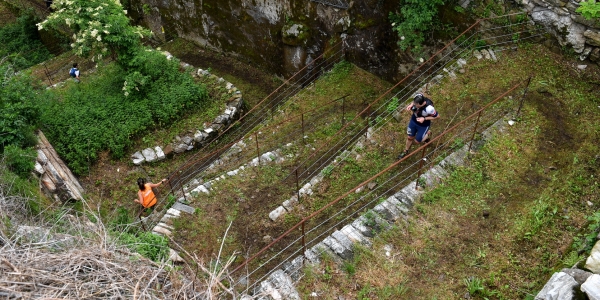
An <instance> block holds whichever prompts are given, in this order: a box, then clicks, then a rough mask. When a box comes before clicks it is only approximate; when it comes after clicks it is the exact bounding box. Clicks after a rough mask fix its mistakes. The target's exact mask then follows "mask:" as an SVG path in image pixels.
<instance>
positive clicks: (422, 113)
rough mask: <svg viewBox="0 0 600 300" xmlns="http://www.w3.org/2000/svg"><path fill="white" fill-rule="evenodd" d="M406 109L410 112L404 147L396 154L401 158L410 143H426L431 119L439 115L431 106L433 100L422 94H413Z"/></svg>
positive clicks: (429, 133)
mask: <svg viewBox="0 0 600 300" xmlns="http://www.w3.org/2000/svg"><path fill="white" fill-rule="evenodd" d="M405 110H406V111H409V112H411V113H412V115H411V117H410V121H409V122H408V127H407V128H406V134H407V135H408V137H407V138H406V147H405V148H404V152H402V153H400V155H398V159H401V158H403V157H404V156H406V155H407V154H408V151H409V150H410V147H411V146H412V144H413V143H414V144H420V143H421V142H425V143H428V142H429V136H430V135H431V131H429V127H430V126H431V121H432V120H435V119H437V118H439V117H440V115H439V114H438V113H437V111H436V110H435V108H434V107H433V101H431V99H429V98H427V97H425V96H423V94H420V93H419V94H417V95H415V98H414V100H413V102H412V103H410V104H409V105H408V106H406V108H405Z"/></svg>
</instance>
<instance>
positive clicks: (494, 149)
mask: <svg viewBox="0 0 600 300" xmlns="http://www.w3.org/2000/svg"><path fill="white" fill-rule="evenodd" d="M469 64H470V65H468V66H467V68H466V72H465V73H464V74H461V75H459V77H458V78H457V79H456V80H455V81H448V82H444V83H443V84H442V85H441V86H440V87H439V88H436V89H435V90H434V91H432V92H431V93H430V94H431V95H432V97H433V99H434V101H436V102H435V103H436V109H439V110H440V113H441V115H442V117H443V118H444V120H447V118H450V119H452V117H453V116H454V115H455V114H456V110H457V108H459V107H461V106H463V104H464V109H466V110H473V109H474V107H471V106H472V103H473V104H476V105H479V102H478V101H477V100H478V99H481V98H484V97H485V95H486V94H487V95H490V94H493V92H492V91H496V90H497V89H498V88H499V86H503V87H505V85H506V84H508V83H509V82H514V81H515V80H521V79H522V78H526V77H527V76H528V75H529V74H534V79H533V81H532V85H531V86H530V88H529V93H528V94H527V96H526V98H525V104H524V107H523V109H522V114H521V116H520V117H519V118H518V119H517V120H516V121H517V123H516V125H515V126H512V127H511V126H507V127H506V128H505V129H504V130H503V131H502V132H501V133H497V134H495V135H494V137H493V138H492V139H491V140H489V141H488V142H487V143H486V144H485V145H483V146H482V148H480V149H478V151H477V152H476V153H475V154H474V155H473V156H472V158H471V159H470V160H469V164H468V165H467V166H465V167H459V168H456V169H455V170H454V171H452V173H451V175H450V176H449V177H448V178H447V179H446V180H445V181H444V182H443V183H442V184H440V185H439V186H438V187H437V188H435V189H433V190H431V191H428V192H427V193H426V194H425V196H424V201H422V202H420V203H418V204H416V208H417V209H416V210H414V211H413V213H412V217H411V218H409V223H408V225H407V226H399V228H395V229H393V230H390V231H387V232H385V233H384V234H382V235H380V236H378V237H376V238H374V240H373V248H372V250H371V251H370V253H371V255H364V256H362V260H360V261H358V262H357V263H356V273H355V275H354V276H352V278H351V279H346V277H345V276H344V277H340V278H338V280H337V281H336V282H335V284H329V283H325V282H323V281H319V280H316V278H312V279H311V278H307V279H306V280H303V282H302V283H301V284H300V289H301V290H302V291H307V292H308V291H310V292H312V291H315V292H317V293H319V292H321V291H322V292H323V295H339V294H344V295H345V297H350V298H356V297H358V295H359V293H360V291H365V290H368V288H365V287H367V286H369V287H371V288H373V287H378V288H381V287H383V286H385V285H387V284H389V285H391V286H397V285H399V284H403V286H404V287H405V288H406V289H407V290H408V294H409V295H411V297H412V298H415V299H428V298H430V296H431V295H436V297H437V298H438V299H457V298H461V297H464V295H465V294H466V293H469V294H470V295H471V297H472V298H475V299H485V298H486V297H487V298H494V299H523V298H525V297H528V296H529V297H531V295H535V294H537V292H538V291H539V289H541V287H542V286H543V285H544V284H545V283H546V281H547V280H548V278H550V276H551V274H552V273H553V272H554V271H557V270H560V269H561V268H563V267H564V266H569V267H570V266H573V265H574V264H575V263H577V262H579V261H580V259H581V258H580V257H582V256H583V255H585V251H589V247H590V245H591V243H590V241H589V239H588V236H591V235H592V234H590V230H593V229H592V228H593V227H594V226H596V225H594V224H597V223H598V222H596V221H595V218H596V216H595V215H593V212H594V211H595V210H596V208H597V206H598V205H600V199H599V198H598V195H599V194H600V186H599V184H598V180H597V178H598V176H599V174H598V171H597V170H598V159H597V157H596V155H597V145H595V141H597V140H598V138H599V136H598V135H599V133H598V132H600V131H599V129H600V122H599V121H598V120H596V119H594V118H582V117H581V116H582V115H585V114H590V113H591V114H593V113H594V112H595V111H597V106H598V105H600V103H598V100H597V99H598V97H597V92H596V90H597V89H596V88H595V87H594V85H593V84H591V83H590V82H597V81H598V80H599V76H600V75H599V73H598V71H597V69H596V68H592V69H591V70H587V71H585V72H581V71H578V70H576V69H575V68H573V67H572V62H569V61H565V60H563V59H562V58H561V57H560V56H558V55H555V54H552V53H549V52H547V51H546V50H545V49H544V48H542V47H539V46H528V47H525V48H521V49H520V50H519V52H515V53H504V52H503V53H501V54H500V55H499V61H498V62H497V63H491V62H486V61H480V62H473V63H472V62H471V61H469ZM592 67H593V66H592ZM465 91H466V93H465ZM452 99H464V100H462V101H461V102H458V103H455V104H450V103H451V101H452ZM469 99H471V100H469ZM584 99H585V100H584ZM465 101H466V103H465ZM590 101H591V102H590ZM515 103H516V102H515ZM456 119H457V120H460V114H458V115H457V117H456ZM440 127H443V125H442V126H440V122H437V123H434V125H433V130H434V133H435V130H437V128H440ZM331 176H334V174H332V175H331ZM589 216H591V217H589ZM588 217H589V218H591V219H590V220H588ZM588 222H589V223H588ZM586 224H589V226H592V227H587V226H586ZM580 228H586V229H585V230H583V231H580ZM572 241H574V242H573V243H572ZM386 246H388V247H390V246H391V247H392V251H390V254H391V255H390V256H386V255H384V254H383V253H385V251H386V250H384V248H386ZM579 251H582V252H579ZM578 252H579V253H583V254H582V255H581V256H580V255H579V254H578ZM394 258H397V259H394ZM379 265H384V266H387V267H390V266H391V267H393V272H389V273H386V272H385V269H383V267H382V268H378V267H375V266H379ZM313 272H319V268H317V269H316V270H314V271H313ZM389 274H393V275H394V276H397V277H398V278H397V279H393V280H391V283H388V281H387V280H388V279H389V277H387V276H388V275H389ZM383 278H385V280H386V282H385V283H384V282H382V281H383ZM406 278H409V280H405V279H406ZM363 294H365V292H363ZM370 295H371V297H374V293H372V292H371V293H370ZM323 297H324V298H325V299H326V298H327V297H328V296H323Z"/></svg>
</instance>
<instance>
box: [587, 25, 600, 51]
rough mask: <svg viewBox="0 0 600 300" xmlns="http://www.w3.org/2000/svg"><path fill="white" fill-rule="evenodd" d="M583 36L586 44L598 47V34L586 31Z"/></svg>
mask: <svg viewBox="0 0 600 300" xmlns="http://www.w3.org/2000/svg"><path fill="white" fill-rule="evenodd" d="M583 36H585V37H586V40H585V42H586V43H588V44H590V45H592V46H596V47H600V32H598V31H593V30H589V29H588V30H586V31H585V32H584V33H583Z"/></svg>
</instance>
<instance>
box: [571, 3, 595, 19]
mask: <svg viewBox="0 0 600 300" xmlns="http://www.w3.org/2000/svg"><path fill="white" fill-rule="evenodd" d="M576 11H577V12H578V13H580V14H581V15H582V16H583V17H584V18H586V19H588V20H591V19H593V18H600V2H598V1H596V0H587V1H581V2H579V7H578V8H577V10H576Z"/></svg>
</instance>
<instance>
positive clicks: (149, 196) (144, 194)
mask: <svg viewBox="0 0 600 300" xmlns="http://www.w3.org/2000/svg"><path fill="white" fill-rule="evenodd" d="M165 181H167V180H166V179H163V180H161V181H160V182H159V183H152V182H148V183H146V179H144V178H138V180H137V184H138V187H139V188H140V190H139V191H138V198H137V199H135V200H133V201H135V202H137V203H139V204H141V205H142V206H143V207H144V208H150V207H152V206H154V205H155V204H156V196H155V195H154V192H153V191H152V188H154V187H157V186H159V185H161V184H162V183H163V182H165Z"/></svg>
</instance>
